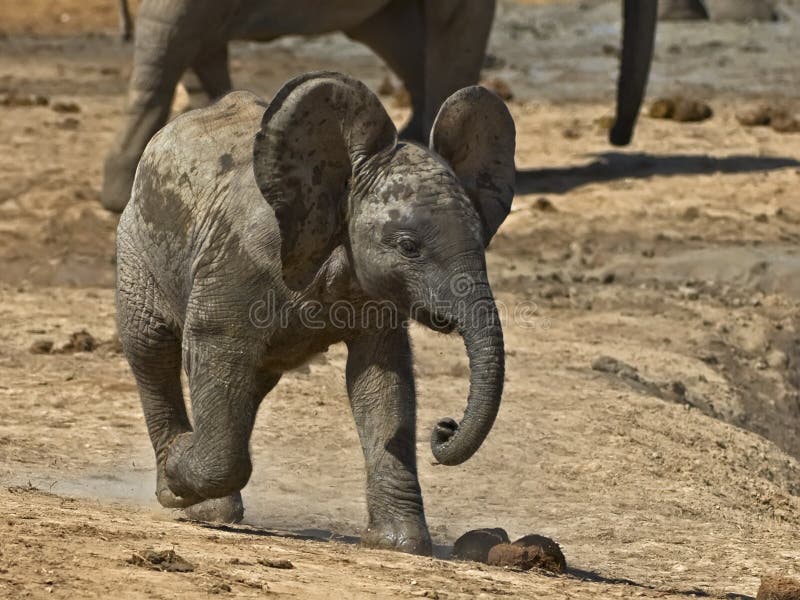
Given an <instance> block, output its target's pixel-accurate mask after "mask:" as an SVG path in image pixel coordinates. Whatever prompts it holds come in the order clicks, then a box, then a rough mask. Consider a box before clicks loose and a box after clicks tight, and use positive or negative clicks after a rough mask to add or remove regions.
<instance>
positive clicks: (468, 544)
mask: <svg viewBox="0 0 800 600" xmlns="http://www.w3.org/2000/svg"><path fill="white" fill-rule="evenodd" d="M508 542H509V538H508V534H507V533H506V532H505V530H504V529H501V528H499V527H497V528H484V529H473V530H472V531H468V532H466V533H465V534H464V535H462V536H461V537H460V538H458V539H457V540H456V542H455V544H453V558H457V559H458V560H472V561H475V562H482V563H485V562H486V561H487V560H488V558H489V551H490V550H491V549H492V548H493V547H494V546H497V545H498V544H508Z"/></svg>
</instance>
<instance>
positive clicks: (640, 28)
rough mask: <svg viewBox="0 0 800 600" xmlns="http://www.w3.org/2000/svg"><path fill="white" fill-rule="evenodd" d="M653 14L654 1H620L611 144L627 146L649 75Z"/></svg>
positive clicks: (656, 2)
mask: <svg viewBox="0 0 800 600" xmlns="http://www.w3.org/2000/svg"><path fill="white" fill-rule="evenodd" d="M657 17H658V0H625V1H624V7H623V20H624V23H623V34H622V62H621V64H620V71H619V82H618V84H617V118H616V121H615V122H614V127H612V129H611V132H610V135H609V139H610V141H611V143H612V144H614V145H615V146H627V145H628V144H629V143H630V141H631V138H632V137H633V128H634V127H635V126H636V119H637V118H638V117H639V110H640V109H641V107H642V100H643V99H644V92H645V89H646V88H647V78H648V76H649V75H650V63H651V62H652V59H653V45H654V42H655V37H656V21H657Z"/></svg>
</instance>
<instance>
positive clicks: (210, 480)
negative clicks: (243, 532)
mask: <svg viewBox="0 0 800 600" xmlns="http://www.w3.org/2000/svg"><path fill="white" fill-rule="evenodd" d="M184 345H185V348H186V352H185V354H184V362H185V364H186V367H187V368H186V371H187V374H188V378H189V393H190V394H191V400H192V415H193V418H194V424H195V428H194V431H191V432H185V433H182V434H180V435H179V436H178V437H177V438H175V440H174V441H173V442H172V443H171V444H170V446H169V448H168V449H167V456H166V460H165V468H164V472H165V476H166V480H167V484H168V485H169V488H170V489H171V490H172V491H173V492H174V493H175V494H177V495H178V496H181V497H184V498H197V499H203V500H208V501H209V502H208V503H204V504H205V505H204V506H197V507H192V509H191V510H189V511H187V513H188V514H189V516H190V517H192V518H198V519H202V520H208V516H207V513H208V511H209V510H211V512H212V514H213V513H215V512H216V511H217V510H218V509H217V508H214V507H215V506H220V502H219V501H217V500H214V499H219V498H224V497H226V496H230V495H236V494H238V493H239V491H240V490H241V489H242V488H243V487H244V486H245V485H246V484H247V481H248V480H249V478H250V473H251V471H252V463H251V460H250V449H249V443H250V434H251V432H252V429H253V423H254V421H255V417H256V412H257V410H258V406H259V404H260V402H261V400H262V398H263V397H264V395H265V394H266V393H267V392H268V391H269V390H270V389H272V387H273V386H274V385H275V384H276V383H277V382H278V379H279V377H278V376H271V375H267V374H265V373H263V372H261V371H260V370H259V369H258V365H257V364H256V360H255V358H254V359H253V360H248V356H249V353H250V352H251V351H252V348H253V344H252V343H250V342H248V341H246V340H240V339H230V338H223V337H219V336H211V335H199V336H198V335H195V334H193V333H191V332H189V333H188V334H184ZM222 504H223V505H225V506H229V504H225V503H224V502H223V503H222ZM231 508H234V507H231ZM223 510H225V509H224V507H223Z"/></svg>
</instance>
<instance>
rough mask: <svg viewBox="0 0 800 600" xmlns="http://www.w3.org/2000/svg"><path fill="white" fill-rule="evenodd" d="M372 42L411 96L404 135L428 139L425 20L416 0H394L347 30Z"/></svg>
mask: <svg viewBox="0 0 800 600" xmlns="http://www.w3.org/2000/svg"><path fill="white" fill-rule="evenodd" d="M345 33H347V35H348V36H350V37H351V38H353V39H354V40H356V41H358V42H361V43H363V44H365V45H367V46H369V47H370V48H371V49H372V50H373V51H374V52H375V54H377V55H378V56H380V57H381V58H382V59H383V60H384V61H385V62H386V64H387V65H388V66H389V68H391V69H392V71H394V72H395V73H396V74H397V76H398V77H399V78H400V79H401V81H402V82H403V84H404V85H405V87H406V90H408V93H409V96H410V97H411V117H410V119H409V121H408V123H406V124H405V126H404V127H403V129H402V130H401V131H400V136H401V137H402V138H405V139H411V140H415V141H418V142H423V143H426V142H427V140H426V133H427V132H426V130H425V128H424V126H423V119H424V113H425V23H424V21H423V14H422V9H421V6H420V3H419V2H418V1H416V0H412V1H410V2H409V0H393V1H392V2H390V3H389V4H388V5H387V6H386V7H385V8H384V9H383V10H381V11H380V12H378V13H377V14H375V15H373V16H372V17H370V18H369V19H367V20H366V21H364V22H363V23H361V24H359V25H358V26H356V27H354V28H353V29H350V30H348V31H346V32H345Z"/></svg>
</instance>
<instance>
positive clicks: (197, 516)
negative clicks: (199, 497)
mask: <svg viewBox="0 0 800 600" xmlns="http://www.w3.org/2000/svg"><path fill="white" fill-rule="evenodd" d="M183 512H184V513H185V514H186V516H187V517H188V518H190V519H191V520H192V521H205V522H206V523H241V521H242V519H243V518H244V504H243V503H242V495H241V494H240V493H239V492H236V493H235V494H231V495H230V496H225V497H224V498H211V499H210V500H204V501H203V502H199V503H197V504H193V505H192V506H188V507H186V508H185V509H184V510H183Z"/></svg>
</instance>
